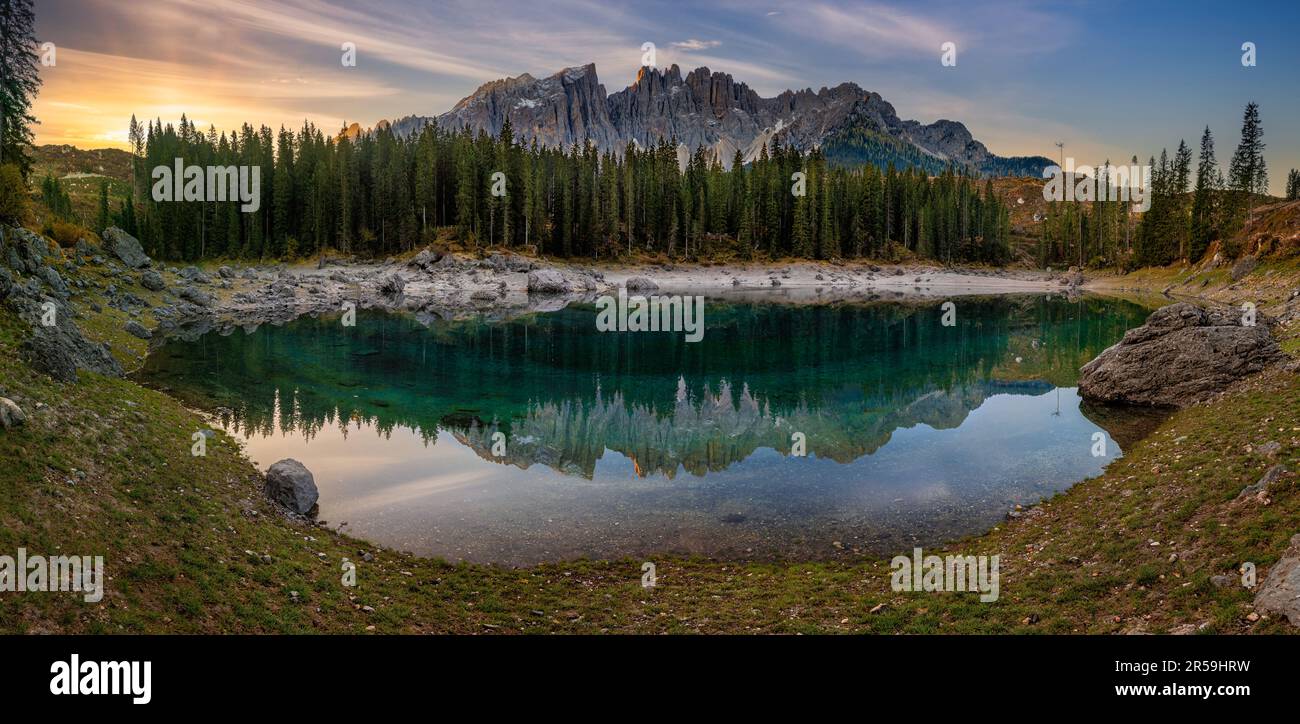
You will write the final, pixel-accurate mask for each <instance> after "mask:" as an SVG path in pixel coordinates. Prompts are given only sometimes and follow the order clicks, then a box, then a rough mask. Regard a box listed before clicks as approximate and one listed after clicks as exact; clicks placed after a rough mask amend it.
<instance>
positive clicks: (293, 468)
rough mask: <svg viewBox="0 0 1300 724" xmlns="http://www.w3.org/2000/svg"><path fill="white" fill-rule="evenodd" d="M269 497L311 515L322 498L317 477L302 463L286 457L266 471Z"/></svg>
mask: <svg viewBox="0 0 1300 724" xmlns="http://www.w3.org/2000/svg"><path fill="white" fill-rule="evenodd" d="M264 490H265V492H266V495H267V497H269V498H270V499H271V500H273V501H275V502H277V503H279V504H280V505H283V506H284V507H286V508H288V509H289V510H292V511H294V512H295V513H298V514H300V515H310V514H311V512H312V510H313V509H315V507H316V501H317V500H319V499H320V492H319V491H318V490H317V489H316V478H315V477H314V476H312V474H311V471H309V470H308V469H307V468H306V467H305V466H304V465H303V464H302V463H300V462H298V461H297V460H294V459H293V458H286V459H284V460H281V461H279V462H277V463H276V464H274V465H272V466H271V467H270V469H268V470H267V471H266V484H265V487H264Z"/></svg>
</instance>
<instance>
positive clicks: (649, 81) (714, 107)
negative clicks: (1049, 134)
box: [392, 64, 1050, 173]
mask: <svg viewBox="0 0 1300 724" xmlns="http://www.w3.org/2000/svg"><path fill="white" fill-rule="evenodd" d="M507 118H509V119H510V124H511V126H512V127H513V128H514V131H515V133H516V135H517V136H518V137H520V138H522V139H523V140H524V141H525V142H531V141H532V140H533V139H536V140H537V141H538V143H540V144H542V145H547V146H571V145H573V144H578V143H582V142H583V141H584V140H585V139H590V140H591V141H592V142H593V143H595V144H596V146H597V147H598V148H599V149H600V150H602V151H614V152H619V151H621V150H622V149H623V148H624V147H625V146H626V145H627V144H628V143H635V144H638V145H640V146H641V147H647V146H651V145H655V144H658V143H659V142H660V141H661V140H669V139H673V138H676V139H677V141H678V143H679V144H681V146H683V147H684V148H685V150H686V151H689V152H693V151H695V150H696V149H698V148H705V149H708V150H709V151H711V152H712V154H713V155H714V156H715V157H716V158H718V159H719V160H721V161H722V163H723V164H724V165H727V166H730V164H731V162H732V159H733V157H734V156H735V153H736V152H737V151H739V152H740V153H741V156H742V158H743V160H744V161H745V162H748V161H751V160H753V159H754V158H757V157H758V155H759V154H760V153H761V152H762V150H763V148H765V147H766V146H767V145H768V144H770V143H771V141H772V140H773V139H777V140H779V141H780V142H781V143H782V144H784V145H788V146H792V147H794V148H797V149H800V150H803V151H807V150H811V149H813V148H817V147H819V146H821V144H822V143H823V142H824V141H825V140H826V138H827V137H828V136H830V135H831V134H833V133H835V132H836V131H839V130H842V129H844V128H846V127H851V126H852V127H859V128H863V129H865V130H867V131H870V132H872V133H878V134H882V135H884V136H889V137H892V138H895V139H898V140H901V141H903V142H905V143H907V144H910V145H912V146H914V147H916V148H917V149H919V150H920V151H921V152H923V153H924V154H926V155H927V156H929V157H933V158H935V159H938V160H940V161H942V162H945V163H946V162H951V163H953V164H954V165H958V166H966V167H968V168H970V169H973V170H975V171H981V172H992V173H998V172H1000V170H1001V169H1003V168H1006V165H1005V163H1003V164H1001V165H1000V164H999V162H1000V161H1003V159H1000V157H998V156H995V155H994V154H992V153H990V152H989V150H988V148H986V147H985V146H984V144H982V143H980V142H979V141H976V140H975V139H974V138H973V137H972V136H971V133H970V131H969V130H967V128H966V127H965V126H964V125H962V124H961V123H958V122H956V121H949V120H940V121H937V122H935V123H932V124H929V125H925V124H922V123H920V122H918V121H904V120H901V119H900V118H899V117H898V115H897V114H896V113H895V111H894V107H893V106H892V105H890V104H889V103H888V102H887V101H886V100H885V99H884V98H882V97H881V96H880V95H879V94H877V93H873V92H870V91H866V90H863V89H862V88H861V87H859V86H858V85H856V84H854V83H842V84H840V85H838V86H835V87H834V88H822V89H821V90H819V91H816V92H814V91H813V90H812V89H810V88H806V89H804V90H799V91H792V90H788V91H785V92H783V93H781V94H780V95H777V96H775V97H773V98H763V97H761V96H759V95H758V93H757V92H755V91H754V90H753V89H752V88H750V87H749V86H748V85H746V84H745V83H743V82H740V81H737V80H735V79H734V78H732V76H731V75H729V74H727V73H720V72H716V71H711V70H709V69H708V68H696V69H695V70H692V71H690V72H689V73H687V74H686V75H685V77H683V76H682V71H681V69H680V68H678V67H677V66H676V65H673V66H670V67H668V68H666V69H660V68H650V67H643V68H642V69H641V71H640V72H639V73H638V74H637V78H636V81H635V82H633V83H632V85H630V86H628V87H627V88H624V89H623V90H621V91H618V92H616V93H613V94H610V95H606V93H605V87H604V86H603V85H601V84H600V81H599V79H598V78H597V75H596V66H595V65H594V64H589V65H585V66H581V67H574V68H566V69H564V70H562V71H560V72H558V73H556V74H554V75H551V76H549V77H547V78H542V79H537V78H534V77H533V76H531V75H528V74H527V73H525V74H523V75H520V76H516V77H514V78H504V79H502V80H496V81H492V82H491V83H486V84H484V85H483V86H481V87H480V88H479V89H478V90H476V91H474V93H473V94H471V95H470V96H468V97H466V98H464V99H462V100H461V101H460V102H459V103H457V104H456V106H455V107H454V108H452V109H451V110H450V111H448V112H446V113H444V114H442V115H441V116H438V117H436V118H430V117H426V116H408V117H406V118H403V119H400V120H398V121H396V122H394V123H393V124H392V128H393V130H394V132H396V133H398V134H401V135H405V134H411V133H415V132H418V131H419V130H420V129H421V128H423V127H424V126H426V125H428V124H436V125H437V126H438V127H440V128H442V129H444V130H459V129H460V128H463V127H465V126H469V128H470V129H471V130H472V131H473V132H474V133H476V134H477V133H478V132H479V131H480V130H482V131H485V132H487V133H489V134H493V135H496V134H498V133H500V132H501V127H502V126H503V125H504V124H505V121H506V119H507ZM1039 161H1041V165H1039V166H1038V170H1041V167H1042V166H1045V165H1048V164H1050V161H1048V160H1047V159H1045V158H1039V157H1035V158H1034V159H1033V160H1031V161H1030V162H1029V163H1027V164H1022V165H1023V166H1024V167H1025V170H1024V172H1027V173H1036V171H1035V169H1034V166H1035V165H1036V164H1038V163H1039ZM1017 169H1020V166H1017Z"/></svg>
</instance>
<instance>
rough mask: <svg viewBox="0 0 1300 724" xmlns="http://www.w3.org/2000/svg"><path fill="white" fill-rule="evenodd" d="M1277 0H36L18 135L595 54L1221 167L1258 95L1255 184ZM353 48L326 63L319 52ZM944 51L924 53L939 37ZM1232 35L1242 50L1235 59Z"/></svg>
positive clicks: (1280, 84) (355, 104)
mask: <svg viewBox="0 0 1300 724" xmlns="http://www.w3.org/2000/svg"><path fill="white" fill-rule="evenodd" d="M1297 5H1298V4H1297V3H1294V2H1291V3H1286V2H1278V1H1274V0H1267V1H1264V2H1258V1H1257V2H1251V3H1211V2H1164V1H1156V2H1118V1H1111V0H1098V1H1095V2H1085V1H1080V2H1041V1H1040V2H1011V1H993V2H947V1H941V2H843V1H837V0H808V1H806V2H763V1H762V0H759V1H757V2H754V1H748V0H746V1H742V0H720V1H714V2H701V3H693V2H656V1H653V0H650V1H645V0H643V1H641V2H635V3H631V2H628V3H623V2H595V1H593V0H554V1H548V2H492V1H490V0H476V1H473V2H428V1H427V0H426V1H424V2H414V1H405V2H402V1H398V0H367V1H366V2H355V1H354V2H346V3H344V2H322V1H320V0H288V1H285V2H267V1H266V0H157V1H155V2H130V3H123V2H118V1H117V0H41V2H40V3H38V7H37V35H38V38H39V40H41V41H51V42H54V43H55V44H56V45H57V47H58V49H59V50H58V61H57V64H56V66H55V67H52V68H44V69H43V72H42V77H43V79H44V80H45V88H44V90H43V91H42V94H41V96H40V98H39V100H38V103H37V105H36V112H37V115H38V117H39V118H41V120H42V126H41V127H40V128H38V130H37V137H38V141H39V142H43V143H73V144H75V145H78V146H83V147H88V146H107V145H119V146H120V145H122V144H123V143H124V142H125V132H126V125H127V121H128V120H129V118H130V115H131V113H135V114H137V115H138V116H139V117H141V118H146V117H149V118H152V117H161V118H163V119H164V120H175V119H176V118H178V117H179V116H180V114H181V113H182V112H184V113H187V114H188V116H189V117H190V118H191V119H196V120H197V121H198V122H199V123H200V124H201V125H205V126H206V125H207V124H208V123H212V124H215V125H216V126H217V127H218V128H220V129H225V128H230V127H232V126H235V125H237V124H238V123H240V122H242V121H244V120H247V121H251V122H253V123H255V124H260V123H266V124H268V125H272V126H278V125H280V124H281V123H284V124H286V125H289V126H291V127H296V126H298V125H301V123H302V120H303V119H304V118H309V119H311V120H312V121H314V122H316V123H317V124H318V125H321V126H323V127H326V128H329V129H332V128H335V127H337V126H338V125H340V124H341V123H342V122H343V121H345V120H346V121H349V122H350V121H359V122H361V123H362V124H364V125H370V124H373V123H374V122H375V121H376V120H379V119H381V118H388V119H392V118H396V117H400V116H403V115H408V114H412V113H416V114H423V115H434V114H437V113H441V112H442V111H445V110H447V109H448V108H450V107H451V106H452V105H453V104H454V103H455V102H456V101H457V100H459V99H460V98H462V97H463V96H465V95H467V94H469V93H470V92H472V91H473V90H474V89H475V88H476V87H478V86H479V85H480V84H482V83H484V82H486V81H489V80H494V79H497V78H501V77H504V76H507V75H518V74H519V73H523V72H528V73H531V74H533V75H535V76H543V75H548V74H550V73H552V72H555V71H557V70H559V69H561V68H563V67H566V66H572V65H582V64H586V63H589V62H594V63H596V66H597V70H598V72H599V74H600V79H601V81H602V82H603V83H604V85H605V87H606V90H607V91H611V92H612V91H614V90H617V89H619V88H622V87H624V86H626V85H627V84H629V83H630V82H631V81H632V80H633V78H634V77H635V74H636V71H637V68H638V67H639V65H640V61H641V54H642V53H641V45H642V43H644V42H653V43H655V45H656V47H657V51H658V52H657V55H658V58H657V61H658V64H659V65H662V66H666V65H670V64H672V63H677V64H679V65H681V66H682V67H683V69H690V68H694V67H697V66H701V65H705V66H708V67H709V68H711V69H713V70H720V71H725V72H729V73H731V74H732V75H733V76H735V77H736V79H737V80H742V81H744V82H746V83H748V84H749V85H750V86H752V87H753V88H755V89H756V90H758V91H759V92H760V93H761V94H763V95H773V94H775V93H778V92H780V91H781V90H784V89H786V88H802V87H811V88H814V89H816V88H820V87H822V86H824V85H835V84H837V83H840V82H843V81H854V82H856V83H858V84H859V85H861V86H862V87H863V88H866V89H868V90H873V91H877V92H879V93H880V94H882V95H883V96H884V97H885V98H886V99H887V100H889V101H890V102H891V103H893V104H894V106H895V107H896V108H897V110H898V112H899V115H900V116H902V117H904V118H915V119H917V120H920V121H923V122H931V121H934V120H937V119H939V118H949V119H954V120H959V121H962V122H964V123H965V124H966V125H967V126H969V127H970V129H971V131H972V132H973V133H974V134H975V136H976V138H979V139H980V140H982V141H984V142H985V143H987V144H988V145H989V147H990V148H991V149H992V150H993V151H994V152H996V153H999V154H1003V155H1018V154H1043V155H1048V156H1052V157H1056V155H1057V151H1056V148H1055V146H1054V145H1053V144H1054V142H1055V141H1058V140H1060V141H1064V142H1065V144H1066V149H1065V150H1066V154H1067V155H1069V156H1072V157H1074V158H1076V159H1078V161H1079V162H1080V163H1096V162H1100V161H1102V160H1105V159H1106V158H1110V159H1111V160H1113V161H1119V160H1122V159H1126V158H1129V157H1130V156H1132V155H1133V154H1138V155H1139V156H1140V157H1141V158H1144V159H1145V157H1146V156H1148V155H1152V154H1158V153H1159V151H1160V148H1161V147H1163V146H1168V147H1169V148H1170V151H1171V152H1172V150H1173V147H1174V146H1176V145H1177V143H1178V140H1179V139H1180V138H1185V139H1187V141H1188V143H1189V144H1193V145H1195V144H1196V142H1197V141H1198V140H1199V137H1200V133H1201V130H1202V129H1203V128H1204V126H1205V125H1207V124H1208V125H1209V126H1210V127H1211V129H1212V130H1213V132H1214V134H1215V136H1216V140H1217V141H1218V147H1217V151H1218V156H1219V159H1220V161H1221V162H1223V163H1225V164H1226V161H1227V159H1228V158H1229V157H1230V156H1231V153H1232V149H1233V147H1234V146H1235V144H1236V139H1237V136H1238V132H1239V130H1240V122H1241V112H1242V109H1243V107H1244V105H1245V103H1246V102H1247V101H1250V100H1254V101H1257V102H1258V103H1259V104H1260V107H1261V112H1262V116H1263V121H1264V129H1265V142H1266V143H1267V144H1268V149H1267V160H1268V164H1269V171H1270V178H1271V186H1272V188H1273V190H1274V191H1275V192H1279V191H1280V190H1281V188H1282V185H1283V183H1284V182H1285V176H1286V171H1287V169H1289V168H1292V167H1300V92H1298V91H1300V82H1297V80H1296V77H1297V74H1296V69H1297V68H1300V46H1298V45H1297V42H1296V38H1295V35H1296V34H1297V32H1298V31H1300V9H1297ZM344 41H350V42H354V43H356V45H357V53H358V62H357V67H355V68H344V67H343V66H342V64H341V63H340V62H339V61H340V56H341V54H342V53H341V50H340V45H341V44H342V43H343V42H344ZM948 41H951V42H953V43H955V44H956V46H957V65H956V66H955V67H943V66H942V65H941V64H940V62H939V61H940V54H941V51H940V45H941V44H942V43H944V42H948ZM1247 41H1250V42H1253V43H1255V44H1256V46H1257V49H1258V51H1257V52H1258V65H1257V66H1256V67H1253V68H1246V67H1243V66H1242V65H1241V55H1242V51H1241V45H1242V43H1243V42H1247Z"/></svg>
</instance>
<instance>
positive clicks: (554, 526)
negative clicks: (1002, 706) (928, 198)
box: [138, 295, 1154, 565]
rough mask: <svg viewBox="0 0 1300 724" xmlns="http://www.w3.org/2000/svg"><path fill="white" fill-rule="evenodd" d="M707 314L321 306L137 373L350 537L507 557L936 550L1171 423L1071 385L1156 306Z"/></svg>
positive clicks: (1011, 299) (1038, 300)
mask: <svg viewBox="0 0 1300 724" xmlns="http://www.w3.org/2000/svg"><path fill="white" fill-rule="evenodd" d="M705 311H706V321H705V333H704V336H703V338H702V339H701V340H700V341H698V342H694V343H692V342H688V341H686V340H685V339H684V335H682V334H673V333H665V332H656V333H635V332H601V331H598V329H597V327H596V324H595V319H596V315H597V311H596V309H595V306H594V305H590V304H574V305H570V306H568V307H566V308H564V309H561V310H558V311H554V312H545V313H531V314H527V315H522V316H520V317H517V318H514V319H508V320H489V319H485V318H474V319H467V320H447V321H442V320H439V321H433V322H432V323H431V324H429V326H425V325H423V324H421V323H419V322H417V321H416V320H415V319H413V318H411V317H409V316H405V315H399V314H385V313H380V312H359V313H358V314H357V317H356V323H355V325H354V326H345V325H344V324H342V322H341V320H340V318H338V317H319V318H311V317H303V318H299V319H297V320H295V321H293V322H289V323H286V324H284V325H282V326H270V325H263V326H260V327H256V328H252V327H249V328H246V329H233V330H230V329H227V330H223V331H220V332H218V331H212V332H208V333H206V334H203V335H200V336H197V337H195V338H193V339H185V338H176V339H171V340H168V341H166V343H165V344H163V345H161V346H159V347H158V348H157V349H155V350H154V351H153V352H152V353H151V355H150V356H149V358H148V359H147V360H146V363H145V366H144V368H143V369H142V370H141V371H140V373H138V377H139V378H140V379H141V381H143V382H145V383H146V384H149V385H151V386H154V387H157V388H160V389H165V390H167V391H168V392H170V393H171V394H174V395H176V396H177V397H180V398H181V399H183V400H185V401H187V402H190V403H191V404H194V405H196V406H199V407H201V408H203V409H206V410H209V411H211V412H213V414H214V420H215V422H217V423H219V424H220V425H221V426H223V427H224V428H225V429H226V431H227V432H229V433H230V434H231V435H233V436H234V437H236V438H237V439H239V440H241V441H242V442H243V443H244V445H245V449H246V451H247V452H248V454H249V456H250V457H251V458H252V459H254V460H255V461H256V462H257V463H258V464H259V466H260V467H262V468H263V469H265V468H266V467H267V466H269V465H270V464H271V463H274V462H276V461H277V460H280V459H282V458H295V459H297V460H299V461H301V462H303V463H304V464H305V465H306V466H307V467H308V469H310V470H311V471H312V472H313V473H314V475H315V478H316V482H317V485H318V487H319V489H320V495H321V497H320V517H321V518H323V519H326V520H329V521H330V522H331V525H332V526H338V525H341V524H343V523H346V525H345V526H344V527H343V530H344V531H345V532H347V533H349V534H352V535H354V536H357V537H360V538H363V539H367V540H371V541H374V542H376V543H379V544H381V545H385V546H388V547H392V548H395V549H399V550H407V551H411V552H414V553H416V554H420V555H427V556H439V557H443V558H446V559H448V560H468V561H475V562H491V563H500V564H506V565H527V564H531V563H537V562H542V561H553V560H566V559H573V558H579V557H588V558H621V557H625V556H633V557H644V556H650V555H654V554H663V553H676V554H688V555H691V554H695V555H703V556H712V557H721V558H762V557H771V558H786V557H789V558H831V557H838V556H848V555H858V554H866V553H869V554H881V555H884V554H892V553H896V552H899V551H904V550H909V549H910V548H911V547H912V546H914V545H923V546H934V545H939V544H942V543H944V542H946V541H950V540H953V539H956V538H959V537H962V536H965V535H970V534H974V533H979V532H982V531H985V530H988V529H989V528H991V527H993V526H994V525H996V524H997V523H998V522H1000V521H1001V520H1003V519H1004V518H1005V516H1006V514H1007V512H1008V511H1009V510H1011V509H1013V508H1014V507H1015V506H1016V505H1024V506H1029V505H1032V504H1034V503H1036V502H1038V501H1039V500H1042V499H1043V498H1046V497H1050V496H1051V495H1053V494H1054V493H1056V492H1059V491H1061V490H1064V489H1066V488H1068V487H1069V486H1070V485H1072V484H1074V483H1076V482H1078V481H1079V480H1082V479H1084V478H1087V477H1091V476H1095V475H1097V474H1099V473H1100V472H1101V471H1102V469H1103V468H1104V467H1105V465H1106V464H1107V463H1108V462H1109V461H1110V460H1112V459H1114V458H1115V457H1116V456H1118V455H1119V454H1121V451H1122V449H1123V447H1124V446H1125V445H1127V444H1131V442H1132V441H1133V440H1135V439H1136V438H1137V437H1139V436H1140V434H1141V431H1142V430H1144V429H1146V427H1148V426H1149V422H1152V421H1154V418H1152V417H1151V416H1149V415H1142V414H1138V413H1129V412H1117V411H1115V410H1113V409H1101V408H1095V407H1092V406H1090V405H1088V404H1087V403H1083V402H1081V401H1080V399H1079V397H1078V395H1077V392H1076V390H1075V383H1076V381H1077V376H1078V369H1079V367H1081V366H1082V365H1083V364H1084V363H1085V362H1087V361H1088V360H1090V359H1092V358H1093V357H1094V356H1096V355H1097V354H1098V353H1100V352H1101V351H1102V350H1104V349H1105V348H1106V347H1108V346H1110V345H1111V344H1113V343H1115V342H1116V341H1118V340H1119V338H1120V337H1122V336H1123V334H1124V332H1125V331H1126V330H1127V329H1129V328H1130V327H1133V326H1137V325H1138V324H1140V323H1141V322H1142V321H1143V319H1144V318H1145V317H1146V314H1147V310H1146V309H1145V308H1143V307H1140V306H1138V305H1135V304H1132V303H1129V302H1125V301H1120V300H1114V299H1105V298H1098V297H1084V298H1081V299H1078V300H1073V301H1072V300H1067V299H1066V298H1064V297H1061V296H1045V295H1016V296H997V297H970V298H962V299H959V300H958V301H957V303H956V315H955V316H956V323H955V325H953V326H945V325H944V324H943V323H942V321H941V320H942V317H943V310H942V309H941V308H940V304H939V302H937V301H935V300H931V301H929V302H926V303H916V302H905V301H904V302H870V303H867V302H837V303H834V304H785V303H778V302H774V301H772V300H767V299H762V298H747V299H745V300H744V301H716V300H711V301H710V302H709V304H708V305H707V306H706V310H705ZM1098 433H1100V434H1101V441H1102V445H1101V454H1098V445H1097V442H1098ZM801 453H802V454H801Z"/></svg>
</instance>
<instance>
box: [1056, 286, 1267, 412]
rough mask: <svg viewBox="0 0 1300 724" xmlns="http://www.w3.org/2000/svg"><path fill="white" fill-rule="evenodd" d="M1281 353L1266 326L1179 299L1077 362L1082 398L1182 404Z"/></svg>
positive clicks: (1253, 370)
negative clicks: (1243, 322)
mask: <svg viewBox="0 0 1300 724" xmlns="http://www.w3.org/2000/svg"><path fill="white" fill-rule="evenodd" d="M1283 357H1284V355H1283V353H1282V350H1281V348H1280V347H1279V346H1278V343H1277V341H1276V340H1274V339H1273V337H1272V335H1271V334H1270V333H1269V331H1268V327H1267V326H1266V325H1263V324H1260V325H1257V326H1253V327H1244V326H1242V325H1241V321H1240V319H1239V318H1237V317H1235V316H1233V315H1229V314H1216V313H1211V312H1207V311H1205V310H1204V309H1201V308H1199V307H1196V306H1194V305H1192V304H1188V303H1186V302H1180V303H1178V304H1172V305H1169V306H1167V307H1163V308H1161V309H1158V310H1156V311H1155V312H1153V313H1152V314H1151V316H1150V317H1148V318H1147V321H1146V323H1145V324H1144V325H1142V326H1141V327H1137V328H1135V329H1130V330H1129V331H1128V332H1127V333H1126V334H1125V335H1124V338H1123V339H1122V340H1120V342H1119V343H1118V344H1116V345H1114V346H1113V347H1111V348H1110V349H1107V350H1106V351H1104V352H1102V353H1101V354H1100V355H1098V356H1097V358H1096V359H1094V360H1092V361H1091V362H1089V363H1088V364H1086V365H1084V366H1083V369H1082V373H1083V374H1082V376H1081V377H1080V379H1079V392H1080V393H1081V394H1082V396H1083V397H1084V398H1085V399H1093V400H1100V401H1103V402H1118V403H1129V404H1138V405H1154V406H1168V407H1182V406H1186V405H1190V404H1192V403H1195V402H1198V401H1201V400H1204V399H1206V398H1208V397H1209V396H1210V395H1212V394H1214V393H1216V392H1219V391H1221V390H1222V389H1224V388H1226V387H1227V386H1228V385H1229V384H1231V383H1232V382H1235V381H1236V380H1238V379H1241V378H1243V377H1246V376H1248V375H1252V374H1255V373H1257V372H1260V371H1262V370H1263V369H1264V368H1266V367H1267V366H1268V365H1270V364H1272V363H1274V362H1277V361H1278V360H1280V359H1282V358H1283Z"/></svg>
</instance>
